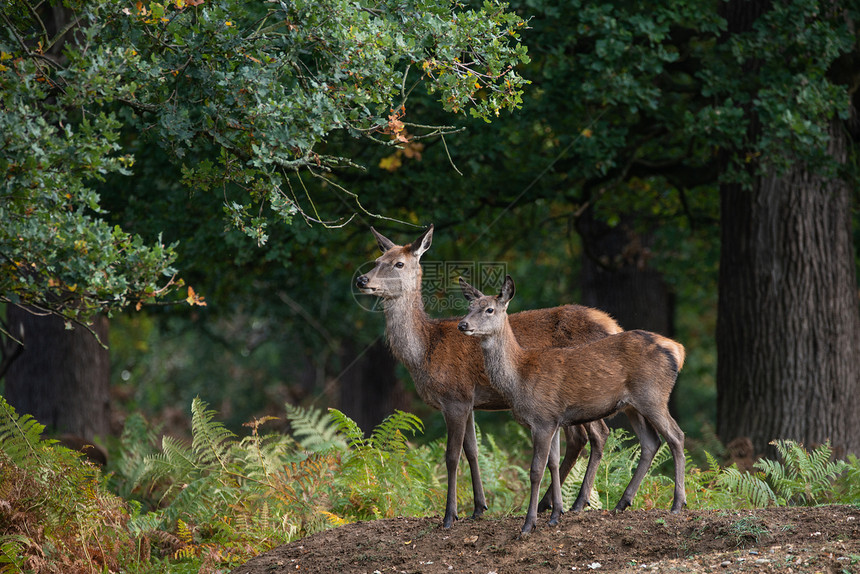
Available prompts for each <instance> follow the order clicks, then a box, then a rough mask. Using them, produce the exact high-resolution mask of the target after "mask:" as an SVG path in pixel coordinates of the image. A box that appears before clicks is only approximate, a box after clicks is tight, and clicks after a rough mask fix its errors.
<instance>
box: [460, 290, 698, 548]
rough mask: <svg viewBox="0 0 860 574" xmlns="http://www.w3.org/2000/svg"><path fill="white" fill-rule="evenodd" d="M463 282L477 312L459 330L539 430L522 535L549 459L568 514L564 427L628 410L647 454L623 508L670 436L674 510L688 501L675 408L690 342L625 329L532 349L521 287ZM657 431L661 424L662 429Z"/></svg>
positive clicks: (530, 524) (532, 518)
mask: <svg viewBox="0 0 860 574" xmlns="http://www.w3.org/2000/svg"><path fill="white" fill-rule="evenodd" d="M460 285H461V287H462V289H463V294H464V295H465V297H466V299H468V300H469V314H468V315H466V316H465V317H464V318H463V320H462V321H460V324H459V325H458V328H459V330H460V331H462V332H463V333H465V334H466V335H471V336H472V337H469V339H473V338H477V339H479V340H480V343H481V352H482V354H483V361H481V360H480V355H477V354H476V356H475V357H473V360H474V361H475V362H483V364H484V368H485V369H486V371H487V374H488V376H489V378H490V384H492V386H493V387H494V388H495V389H496V390H497V391H498V392H499V394H500V395H502V396H503V397H504V398H505V400H506V401H507V402H508V403H510V405H511V411H512V412H513V415H514V418H515V419H516V420H517V421H518V422H519V423H520V424H522V425H524V426H527V427H528V428H529V429H530V430H531V434H532V442H533V447H534V451H533V454H532V463H531V469H530V473H529V478H530V480H531V497H530V499H529V508H528V512H527V514H526V522H525V524H524V525H523V528H522V534H523V535H527V534H528V533H529V532H531V531H532V530H533V529H534V527H535V522H536V521H537V507H538V501H537V495H538V490H539V488H540V481H541V478H542V477H543V474H544V471H545V469H546V467H547V462H548V461H549V468H550V476H551V477H552V485H551V489H552V515H551V516H550V520H549V524H550V525H555V524H558V520H559V518H560V516H561V488H560V484H561V483H560V482H559V479H558V476H559V470H558V449H556V448H554V447H553V445H552V443H553V442H554V441H553V437H554V436H555V434H556V433H557V432H558V428H559V426H564V425H571V424H585V423H588V422H589V421H595V420H599V419H602V418H604V417H608V416H612V415H613V414H615V413H616V412H618V411H623V412H624V413H625V414H626V415H627V416H628V418H629V419H630V424H631V425H632V427H633V430H634V431H635V432H636V434H637V436H638V437H639V442H640V444H641V447H642V448H641V454H640V456H639V464H638V465H637V467H636V471H635V472H634V474H633V478H632V479H631V480H630V484H628V485H627V488H626V489H625V491H624V494H623V495H622V496H621V499H620V500H619V501H618V504H617V505H616V507H615V510H616V511H622V510H624V509H625V508H627V507H628V506H630V504H631V503H632V502H633V497H634V496H635V495H636V491H637V490H638V489H639V484H640V483H641V482H642V479H643V478H644V477H645V473H646V472H648V467H649V466H651V462H652V460H653V459H654V455H655V454H656V452H657V448H658V447H659V446H660V437H659V435H658V434H657V433H658V432H659V433H660V434H662V435H663V437H665V439H666V442H667V443H669V449H670V450H671V451H672V457H673V458H674V459H675V499H674V502H673V503H672V512H679V511H680V510H681V509H682V508H683V507H684V505H685V504H686V493H685V492H684V433H683V432H681V429H680V427H679V426H678V423H676V422H675V419H673V418H672V416H671V415H670V414H669V407H668V403H669V393H671V392H672V387H673V386H674V385H675V379H676V378H677V376H678V371H680V370H681V366H682V365H683V364H684V355H685V353H684V347H683V346H682V345H681V344H680V343H677V342H675V341H673V340H671V339H667V338H666V337H662V336H660V335H657V334H656V333H649V332H647V331H625V332H623V333H618V334H615V335H611V336H609V337H604V338H602V339H599V340H597V341H594V342H592V343H589V344H587V345H583V346H580V347H576V348H567V349H554V348H545V349H524V348H523V347H521V346H520V345H519V343H518V342H517V337H515V336H514V330H513V328H512V321H511V320H510V319H513V317H514V316H513V315H511V316H508V313H507V308H508V303H509V302H510V300H511V298H512V297H513V296H514V292H515V288H514V282H513V279H511V277H510V276H508V277H506V278H505V282H504V284H503V285H502V289H501V292H500V294H499V295H498V296H485V295H484V294H483V293H481V292H480V291H478V290H477V289H475V288H474V287H472V286H471V285H469V284H468V283H466V282H465V281H464V280H463V279H462V278H461V279H460ZM655 429H656V430H655Z"/></svg>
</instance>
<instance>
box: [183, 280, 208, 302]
mask: <svg viewBox="0 0 860 574" xmlns="http://www.w3.org/2000/svg"><path fill="white" fill-rule="evenodd" d="M185 302H186V303H188V304H189V305H191V306H192V307H193V306H194V305H197V306H199V307H205V306H206V302H205V301H203V297H201V296H199V295H198V294H197V293H195V292H194V288H193V287H191V285H189V286H188V297H186V298H185Z"/></svg>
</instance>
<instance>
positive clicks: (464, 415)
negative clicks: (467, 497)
mask: <svg viewBox="0 0 860 574" xmlns="http://www.w3.org/2000/svg"><path fill="white" fill-rule="evenodd" d="M456 407H460V405H457V406H456ZM471 413H472V409H471V406H469V407H466V408H465V409H464V408H446V409H443V410H442V416H443V417H445V426H446V427H447V429H448V443H447V444H446V445H445V468H446V469H447V471H448V494H447V500H446V502H445V517H444V518H443V519H442V528H451V525H452V524H454V521H455V520H457V519H458V517H457V467H458V466H459V464H460V453H461V452H462V450H463V438H464V436H465V434H466V423H467V421H468V420H469V415H470V414H471Z"/></svg>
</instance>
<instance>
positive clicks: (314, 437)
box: [286, 404, 363, 452]
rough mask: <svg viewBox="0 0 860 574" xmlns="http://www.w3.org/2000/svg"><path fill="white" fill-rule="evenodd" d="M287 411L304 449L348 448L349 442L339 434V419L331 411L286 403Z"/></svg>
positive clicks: (294, 431) (296, 435) (288, 418)
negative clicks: (336, 419)
mask: <svg viewBox="0 0 860 574" xmlns="http://www.w3.org/2000/svg"><path fill="white" fill-rule="evenodd" d="M286 411H287V420H288V421H289V422H290V426H291V427H292V429H293V436H294V437H295V439H296V441H297V442H298V443H299V444H300V445H301V446H302V448H303V449H305V450H312V451H316V452H321V451H324V450H329V449H332V448H335V449H345V448H346V446H347V443H346V441H344V440H343V437H342V436H341V435H340V434H339V428H338V426H337V421H335V420H334V418H333V417H332V416H331V415H330V414H329V413H326V412H325V411H323V410H321V409H304V408H302V407H300V406H297V405H291V404H287V405H286ZM362 437H363V435H362Z"/></svg>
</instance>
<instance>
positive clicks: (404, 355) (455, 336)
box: [356, 225, 621, 528]
mask: <svg viewBox="0 0 860 574" xmlns="http://www.w3.org/2000/svg"><path fill="white" fill-rule="evenodd" d="M370 230H371V232H372V233H373V235H374V237H375V238H376V241H377V243H378V244H379V248H380V249H381V250H382V255H381V256H380V257H379V258H378V259H377V260H376V265H375V266H374V268H373V269H372V270H371V271H370V272H369V273H367V274H366V275H362V276H360V277H358V278H357V280H356V284H357V286H358V288H359V289H360V290H361V291H362V292H363V293H368V294H372V295H376V296H377V297H380V298H382V300H383V307H384V310H385V320H386V333H387V335H388V343H389V346H390V347H391V350H392V352H393V353H394V355H395V357H397V359H398V360H400V361H401V362H402V363H403V364H404V365H405V366H406V368H407V369H408V370H409V372H410V374H411V375H412V379H413V380H414V381H415V388H416V390H417V391H418V394H419V396H420V397H421V399H422V400H423V401H424V402H425V403H427V404H428V405H430V406H431V407H434V408H436V409H439V410H440V411H442V416H443V417H444V418H445V425H446V426H447V430H448V437H447V440H448V442H447V446H446V450H445V464H446V468H447V471H448V493H447V502H446V504H445V517H444V518H443V521H442V525H443V526H444V527H445V528H450V526H451V525H452V524H453V522H454V520H456V519H457V467H458V465H459V462H460V453H461V452H464V453H465V455H466V460H467V461H468V462H469V468H470V470H471V476H472V492H473V494H474V500H475V509H474V512H473V514H472V517H473V518H477V517H479V516H481V514H483V512H484V510H486V508H487V504H486V498H485V497H484V489H483V485H482V484H481V475H480V470H479V468H478V445H477V440H476V437H475V423H474V415H473V410H474V409H478V410H490V411H492V410H507V409H509V408H510V404H509V403H508V402H507V401H506V400H505V399H504V397H503V396H502V395H500V394H499V393H498V392H497V391H495V390H494V389H493V387H492V386H490V382H489V380H488V379H487V375H486V373H485V372H484V368H483V365H481V364H480V361H477V362H476V361H475V360H474V356H475V355H476V354H477V353H479V352H480V349H479V347H478V344H477V342H475V341H473V340H471V339H469V338H467V337H463V336H462V335H460V334H459V333H458V332H457V321H458V319H457V318H453V317H452V318H448V319H431V318H429V317H428V316H427V313H426V311H425V310H424V303H423V300H422V297H421V276H422V270H421V264H420V259H421V256H422V255H423V254H424V253H425V252H426V251H427V250H428V249H429V248H430V244H431V241H432V239H433V226H432V225H431V226H430V227H429V228H428V229H427V230H426V231H425V232H424V233H423V234H422V235H421V236H420V237H419V238H418V239H416V240H415V241H413V242H412V243H410V244H408V245H396V244H395V243H394V242H393V241H391V240H390V239H388V238H386V237H384V236H383V235H382V234H380V233H379V232H377V231H376V230H375V229H373V228H372V227H371V228H370ZM511 323H512V325H513V329H514V332H515V333H516V334H517V337H519V338H520V340H521V341H523V344H525V345H528V346H533V347H548V346H571V345H579V344H583V343H587V342H590V341H594V340H597V339H600V338H603V337H606V336H607V335H611V334H613V333H618V332H620V331H621V328H620V327H619V326H618V325H617V324H616V323H615V321H614V320H612V318H611V317H609V315H607V314H606V313H603V312H601V311H597V310H595V309H590V308H588V307H582V306H579V305H565V306H562V307H554V308H552V309H539V310H533V311H526V312H523V313H517V314H514V315H512V316H511ZM564 431H565V435H566V439H567V442H566V450H565V455H564V461H563V463H562V467H561V471H560V480H564V478H565V477H566V476H567V474H568V472H569V471H570V469H571V467H572V466H573V464H574V463H575V462H576V459H577V457H578V456H579V453H580V451H581V450H582V447H583V446H585V443H586V440H590V441H591V454H590V456H589V459H588V467H587V468H586V473H585V476H584V478H583V481H582V486H581V488H580V491H579V495H578V497H577V499H576V502H575V503H574V508H576V509H577V510H579V509H582V508H584V507H585V505H586V504H587V502H588V496H589V494H590V492H591V487H592V485H593V483H594V478H595V475H596V472H597V465H598V464H599V462H600V457H601V456H602V454H603V444H604V442H605V441H606V437H607V436H608V434H609V429H608V428H607V426H606V424H605V423H604V422H603V421H599V420H598V421H593V422H589V423H588V424H587V425H583V426H580V425H574V426H567V427H565V428H564ZM553 443H554V445H555V449H556V450H558V437H556V440H555V441H553ZM559 484H560V483H559ZM559 487H560V486H559ZM549 495H550V492H549V491H547V495H546V496H545V497H544V501H543V503H542V505H541V506H542V508H541V510H543V509H544V508H546V507H548V505H549V500H550V496H549Z"/></svg>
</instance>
